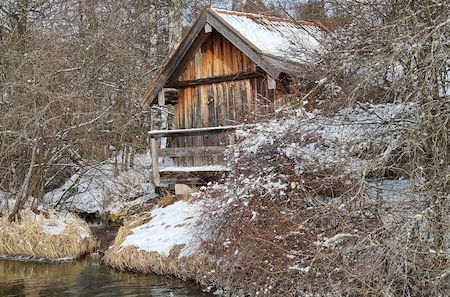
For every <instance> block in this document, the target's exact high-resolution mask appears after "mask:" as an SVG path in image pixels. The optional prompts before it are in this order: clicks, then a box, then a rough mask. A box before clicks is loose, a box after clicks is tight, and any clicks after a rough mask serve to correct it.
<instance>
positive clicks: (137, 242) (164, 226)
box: [120, 201, 203, 258]
mask: <svg viewBox="0 0 450 297" xmlns="http://www.w3.org/2000/svg"><path fill="white" fill-rule="evenodd" d="M202 209H203V203H202V202H188V201H178V202H175V203H174V204H171V205H169V206H166V207H164V208H157V209H154V210H153V211H152V212H151V215H150V216H151V220H150V221H149V222H148V223H146V224H143V225H141V226H139V227H136V228H134V229H132V230H131V231H132V234H131V235H129V236H127V237H126V238H125V240H124V241H123V242H122V244H121V245H120V247H121V248H125V247H127V246H133V247H136V248H137V249H138V250H142V251H146V252H155V253H158V254H160V255H163V256H166V257H167V256H169V253H170V250H171V249H172V248H173V247H175V246H177V245H184V247H183V248H182V249H181V251H180V254H179V258H182V257H189V256H191V255H193V254H194V253H195V252H196V251H197V250H198V248H199V247H200V243H201V238H199V237H197V236H196V235H197V230H198V224H199V218H200V215H201V214H202Z"/></svg>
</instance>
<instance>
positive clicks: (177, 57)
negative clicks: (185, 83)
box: [142, 7, 327, 106]
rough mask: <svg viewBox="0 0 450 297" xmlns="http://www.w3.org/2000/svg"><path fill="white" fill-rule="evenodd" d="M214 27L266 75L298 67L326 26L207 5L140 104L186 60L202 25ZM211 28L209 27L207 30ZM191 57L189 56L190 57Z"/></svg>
mask: <svg viewBox="0 0 450 297" xmlns="http://www.w3.org/2000/svg"><path fill="white" fill-rule="evenodd" d="M207 25H208V26H210V27H212V28H214V29H215V30H216V31H217V32H218V33H219V34H221V35H223V36H224V37H225V38H227V39H228V40H229V41H231V43H233V45H234V46H236V47H237V48H238V49H239V50H241V51H242V52H243V53H244V54H245V55H247V56H248V57H249V58H250V59H251V60H252V61H253V62H255V63H256V64H257V65H258V67H260V68H261V69H262V70H263V71H265V72H266V73H267V74H268V75H269V76H271V77H273V78H275V79H276V78H278V77H279V75H280V74H281V73H287V74H293V73H299V72H300V71H301V67H300V66H301V63H302V62H305V61H308V57H310V52H311V50H316V49H319V48H320V42H319V40H320V38H321V37H322V35H323V34H324V32H325V31H327V30H326V28H324V27H323V26H322V25H320V24H316V23H314V22H305V21H295V20H291V19H282V18H278V17H271V16H264V15H259V14H252V13H242V12H236V11H229V10H221V9H214V8H210V7H207V8H205V9H204V10H203V11H202V13H201V14H200V15H199V17H198V18H197V20H196V21H195V23H194V24H193V25H192V27H191V29H190V30H189V32H188V34H187V35H186V36H185V37H184V39H183V40H182V41H181V42H180V44H179V46H178V48H177V49H176V51H175V52H174V53H173V54H172V56H171V57H170V59H169V61H168V62H167V63H166V65H165V66H164V67H163V69H162V70H161V72H160V73H159V75H158V76H157V77H156V78H155V80H154V81H152V83H151V84H150V86H149V88H148V89H147V91H146V93H145V95H144V98H143V99H142V104H143V105H144V106H148V105H150V104H151V103H152V102H154V101H155V99H156V97H157V95H158V93H159V92H160V91H161V90H162V89H163V88H164V85H165V84H166V82H167V81H173V80H174V79H176V77H177V75H179V72H178V70H180V69H183V67H185V66H186V63H187V61H188V60H189V53H192V52H193V51H192V49H193V48H195V47H197V48H198V47H199V46H200V44H201V42H197V41H199V40H203V41H204V40H206V39H202V37H201V36H203V37H204V36H205V34H206V32H205V31H206V27H205V26H207ZM209 32H211V31H209ZM187 57H188V58H187ZM190 58H192V57H190Z"/></svg>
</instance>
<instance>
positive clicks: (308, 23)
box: [210, 8, 319, 27]
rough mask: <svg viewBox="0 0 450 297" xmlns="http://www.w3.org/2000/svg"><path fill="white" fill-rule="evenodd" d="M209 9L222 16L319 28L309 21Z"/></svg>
mask: <svg viewBox="0 0 450 297" xmlns="http://www.w3.org/2000/svg"><path fill="white" fill-rule="evenodd" d="M210 9H212V10H214V11H215V12H217V13H223V14H227V15H234V16H241V17H248V18H250V19H265V20H268V21H270V22H285V23H292V24H297V25H304V26H315V27H319V25H318V24H317V23H316V22H309V21H303V20H298V21H297V20H294V19H285V18H281V17H276V16H268V15H264V14H257V13H250V12H240V11H234V10H226V9H217V8H210Z"/></svg>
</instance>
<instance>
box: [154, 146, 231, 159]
mask: <svg viewBox="0 0 450 297" xmlns="http://www.w3.org/2000/svg"><path fill="white" fill-rule="evenodd" d="M226 149H227V147H224V146H199V147H174V148H165V149H161V151H160V156H161V157H190V156H203V155H223V153H224V151H225V150H226Z"/></svg>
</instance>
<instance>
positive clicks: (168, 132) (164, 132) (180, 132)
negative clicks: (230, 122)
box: [148, 125, 253, 138]
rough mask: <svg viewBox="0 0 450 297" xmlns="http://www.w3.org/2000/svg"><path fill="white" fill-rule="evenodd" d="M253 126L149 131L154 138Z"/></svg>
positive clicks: (212, 132)
mask: <svg viewBox="0 0 450 297" xmlns="http://www.w3.org/2000/svg"><path fill="white" fill-rule="evenodd" d="M252 126H253V125H235V126H220V127H205V128H190V129H173V130H153V131H149V132H148V134H149V135H150V137H152V138H160V137H177V136H195V135H209V134H211V135H212V134H219V133H223V132H226V131H233V130H236V129H239V128H246V127H252Z"/></svg>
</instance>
